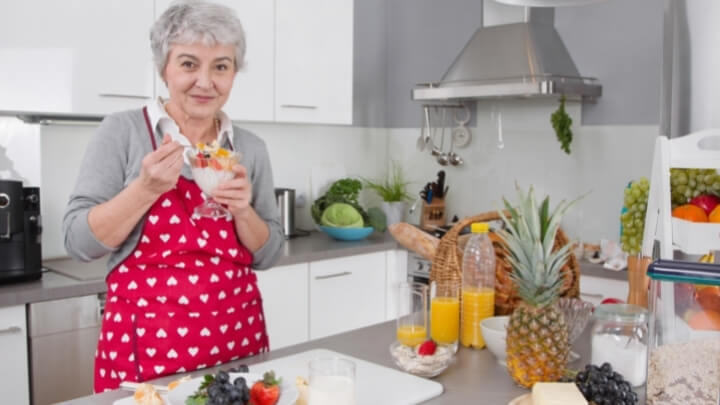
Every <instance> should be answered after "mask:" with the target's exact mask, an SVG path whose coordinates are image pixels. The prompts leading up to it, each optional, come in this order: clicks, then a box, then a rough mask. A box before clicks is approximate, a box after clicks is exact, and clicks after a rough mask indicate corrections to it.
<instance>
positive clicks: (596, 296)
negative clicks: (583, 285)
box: [580, 292, 603, 299]
mask: <svg viewBox="0 0 720 405" xmlns="http://www.w3.org/2000/svg"><path fill="white" fill-rule="evenodd" d="M580 296H581V297H588V298H598V299H600V298H603V295H602V294H588V293H582V292H581V293H580Z"/></svg>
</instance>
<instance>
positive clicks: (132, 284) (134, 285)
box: [127, 280, 138, 290]
mask: <svg viewBox="0 0 720 405" xmlns="http://www.w3.org/2000/svg"><path fill="white" fill-rule="evenodd" d="M137 287H138V286H137V283H136V282H135V280H130V284H128V286H127V289H128V290H137Z"/></svg>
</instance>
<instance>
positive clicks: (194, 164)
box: [185, 141, 240, 218]
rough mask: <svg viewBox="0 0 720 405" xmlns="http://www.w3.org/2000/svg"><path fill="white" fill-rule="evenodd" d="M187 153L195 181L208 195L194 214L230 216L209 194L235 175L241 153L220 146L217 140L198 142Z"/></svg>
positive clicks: (212, 216)
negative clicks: (234, 167)
mask: <svg viewBox="0 0 720 405" xmlns="http://www.w3.org/2000/svg"><path fill="white" fill-rule="evenodd" d="M185 153H186V157H187V160H188V162H189V163H190V168H191V169H192V175H193V179H194V180H195V183H197V185H198V187H200V190H202V192H203V193H205V195H206V196H208V198H207V199H206V200H205V202H204V203H203V204H200V205H198V206H197V207H195V211H194V214H195V215H197V216H201V217H209V218H222V217H226V218H230V216H231V215H230V211H228V210H227V209H226V208H225V207H223V206H222V205H220V204H218V203H217V202H216V201H214V200H213V199H212V198H211V197H209V196H210V193H211V192H212V191H213V190H214V189H215V188H216V187H217V186H218V185H220V183H223V182H225V181H228V180H231V179H232V178H234V177H235V173H234V172H233V171H232V167H233V165H235V164H236V163H238V161H239V160H240V153H238V152H233V151H230V150H228V149H225V148H222V147H220V145H219V144H218V143H217V141H213V142H212V143H211V144H209V145H208V144H204V143H198V144H197V145H196V148H190V149H187V150H186V151H185Z"/></svg>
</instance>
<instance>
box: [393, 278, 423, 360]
mask: <svg viewBox="0 0 720 405" xmlns="http://www.w3.org/2000/svg"><path fill="white" fill-rule="evenodd" d="M396 289H397V295H396V296H397V328H396V331H397V340H398V342H400V343H402V344H404V345H406V346H413V347H414V346H417V345H419V344H420V343H422V342H424V341H425V340H427V321H428V317H427V308H428V307H427V297H428V287H427V285H425V284H421V283H400V284H398V285H397V286H396Z"/></svg>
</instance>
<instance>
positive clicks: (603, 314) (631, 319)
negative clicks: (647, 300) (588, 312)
mask: <svg viewBox="0 0 720 405" xmlns="http://www.w3.org/2000/svg"><path fill="white" fill-rule="evenodd" d="M593 316H594V317H595V318H596V319H603V320H608V321H615V322H622V323H636V324H639V323H645V322H647V320H648V310H647V309H645V308H643V307H639V306H637V305H632V304H601V305H598V306H597V307H595V312H594V313H593Z"/></svg>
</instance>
